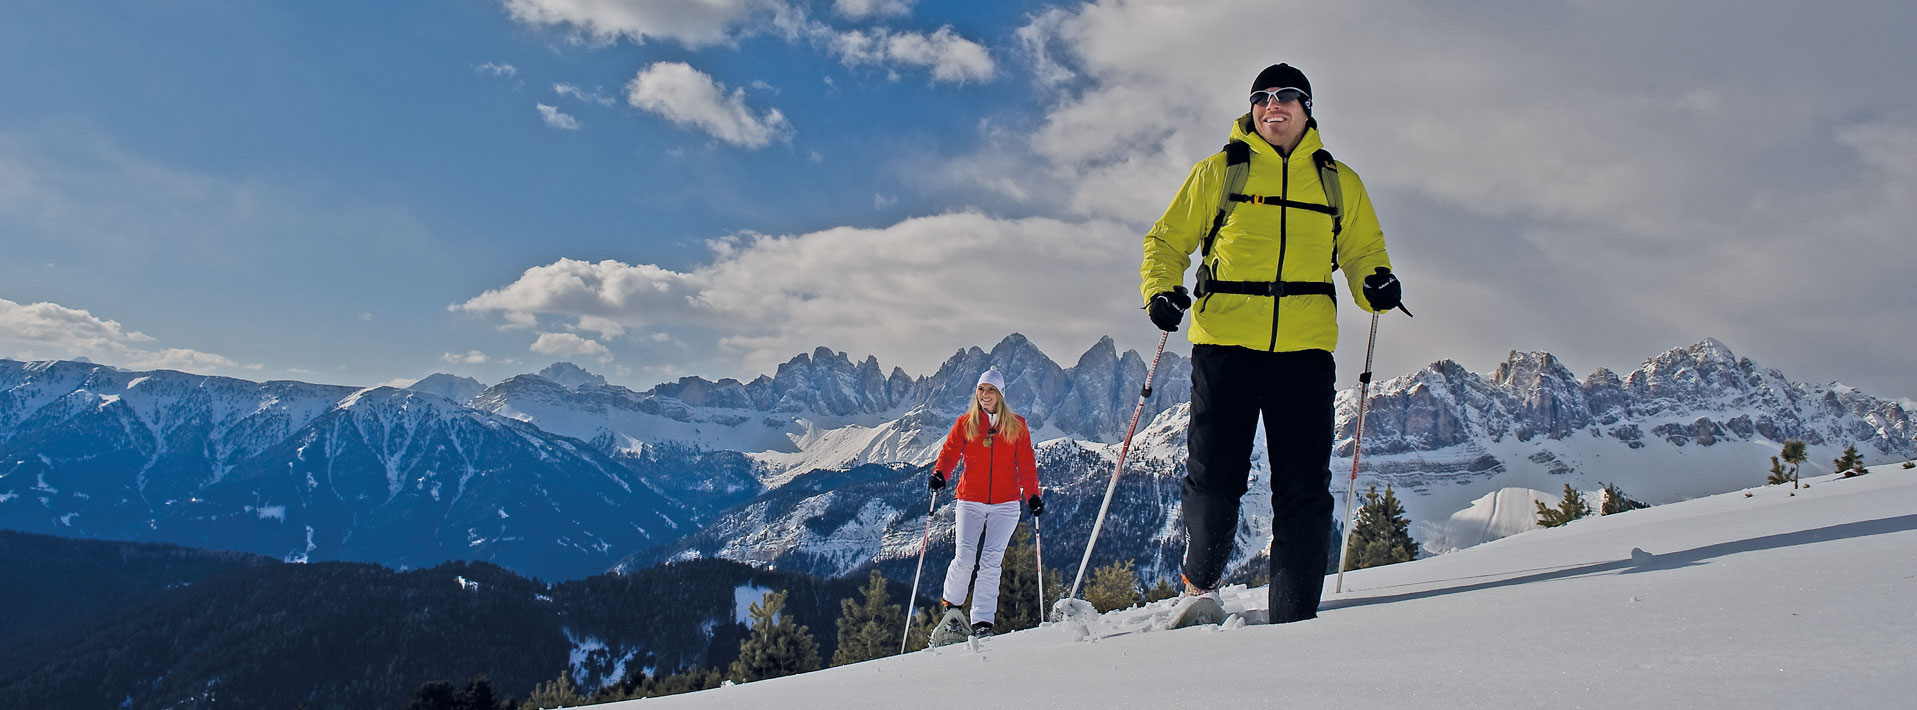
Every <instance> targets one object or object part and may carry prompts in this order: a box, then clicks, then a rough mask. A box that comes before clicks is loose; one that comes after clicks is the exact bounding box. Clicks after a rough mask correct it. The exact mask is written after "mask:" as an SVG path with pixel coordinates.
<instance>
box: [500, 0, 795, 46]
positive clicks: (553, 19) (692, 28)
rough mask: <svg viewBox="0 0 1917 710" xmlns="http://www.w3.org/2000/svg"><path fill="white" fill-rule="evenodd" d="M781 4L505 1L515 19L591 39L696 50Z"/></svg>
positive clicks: (764, 0)
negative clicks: (659, 42) (661, 42)
mask: <svg viewBox="0 0 1917 710" xmlns="http://www.w3.org/2000/svg"><path fill="white" fill-rule="evenodd" d="M783 7H784V3H783V2H780V1H779V0H506V11H507V12H508V13H510V14H511V15H512V18H513V19H514V20H517V21H519V22H523V23H526V24H529V25H554V26H559V27H564V28H568V29H570V30H572V31H574V32H577V33H579V34H580V35H581V36H582V37H584V38H585V39H588V40H590V41H593V42H598V43H610V42H612V41H614V40H617V39H619V38H622V37H623V38H625V39H628V40H631V41H632V42H634V43H644V42H645V41H646V40H647V39H670V40H674V41H677V42H679V43H680V44H683V45H685V46H686V47H690V48H694V49H696V48H699V47H704V46H707V45H712V44H720V43H724V42H727V41H730V40H731V39H732V38H733V37H732V34H733V32H735V31H736V30H738V29H739V28H740V27H741V26H743V25H746V24H747V23H749V22H752V21H753V20H754V19H755V18H757V17H759V16H761V15H765V14H768V13H771V12H776V11H779V10H780V9H781V8H783Z"/></svg>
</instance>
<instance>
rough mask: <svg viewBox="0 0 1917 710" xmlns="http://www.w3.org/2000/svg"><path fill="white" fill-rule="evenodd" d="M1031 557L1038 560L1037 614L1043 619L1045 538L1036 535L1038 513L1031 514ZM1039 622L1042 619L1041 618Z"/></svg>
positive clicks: (1022, 491)
mask: <svg viewBox="0 0 1917 710" xmlns="http://www.w3.org/2000/svg"><path fill="white" fill-rule="evenodd" d="M1018 494H1019V495H1025V489H1022V488H1021V489H1019V491H1018ZM1026 500H1030V498H1027V499H1026ZM1032 556H1033V557H1036V558H1038V613H1039V616H1041V617H1043V616H1044V615H1045V537H1044V536H1042V535H1040V534H1039V533H1038V513H1033V514H1032ZM1040 621H1043V619H1042V618H1041V619H1040Z"/></svg>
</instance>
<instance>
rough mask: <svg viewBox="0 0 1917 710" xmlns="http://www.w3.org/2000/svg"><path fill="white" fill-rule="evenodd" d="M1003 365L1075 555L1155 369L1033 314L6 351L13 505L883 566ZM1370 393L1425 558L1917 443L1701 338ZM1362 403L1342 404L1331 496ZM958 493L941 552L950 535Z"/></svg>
mask: <svg viewBox="0 0 1917 710" xmlns="http://www.w3.org/2000/svg"><path fill="white" fill-rule="evenodd" d="M987 367H996V368H998V369H999V370H1001V371H1003V372H1004V373H1005V374H1006V376H1007V380H1008V384H1007V390H1006V391H1007V397H1008V400H1009V401H1010V402H1011V404H1012V405H1013V406H1014V407H1015V408H1016V409H1017V410H1018V411H1020V412H1021V413H1022V414H1024V415H1025V416H1026V417H1027V418H1028V420H1029V421H1030V422H1031V424H1032V425H1033V427H1034V430H1035V432H1036V434H1037V438H1038V440H1039V441H1040V444H1039V445H1038V450H1039V460H1040V473H1041V478H1042V479H1043V481H1044V485H1045V486H1046V488H1047V492H1048V494H1049V496H1048V497H1049V500H1048V507H1047V515H1046V517H1045V520H1044V526H1045V527H1044V530H1045V533H1046V534H1045V540H1046V542H1047V543H1049V544H1047V546H1046V549H1047V552H1048V553H1049V554H1048V558H1049V559H1051V560H1053V561H1054V564H1053V566H1056V567H1061V568H1066V570H1067V572H1068V574H1069V572H1071V571H1072V570H1071V568H1072V567H1074V566H1075V565H1076V561H1077V556H1078V555H1079V554H1081V553H1082V551H1083V544H1084V540H1085V538H1086V535H1087V534H1088V533H1089V530H1090V527H1091V522H1092V517H1093V516H1094V514H1095V513H1096V511H1097V508H1098V504H1099V499H1100V498H1101V497H1102V495H1103V493H1104V489H1105V485H1106V482H1107V481H1108V480H1109V476H1110V473H1111V468H1112V465H1113V461H1114V460H1115V459H1116V458H1117V455H1118V446H1117V442H1118V439H1120V438H1121V437H1122V436H1123V434H1124V427H1125V425H1126V423H1127V422H1128V420H1129V419H1128V418H1129V416H1130V413H1131V408H1132V407H1131V405H1132V404H1133V403H1134V402H1135V401H1136V398H1137V394H1138V392H1139V389H1140V388H1141V387H1142V385H1143V381H1144V377H1145V370H1146V362H1145V361H1144V359H1143V358H1142V357H1140V356H1139V355H1138V354H1137V353H1135V352H1127V353H1123V354H1120V353H1118V352H1117V351H1116V348H1114V347H1113V345H1112V342H1111V341H1110V340H1109V339H1105V340H1101V341H1100V342H1099V343H1097V344H1096V345H1094V346H1093V347H1092V348H1091V349H1089V350H1088V351H1087V352H1085V353H1084V354H1083V355H1081V356H1080V357H1079V358H1078V360H1077V362H1076V363H1075V364H1074V365H1072V366H1071V367H1062V366H1060V365H1058V364H1057V363H1056V362H1054V361H1053V360H1051V359H1050V358H1049V357H1047V356H1046V355H1045V354H1044V353H1042V352H1040V351H1039V350H1038V349H1037V348H1036V347H1035V346H1033V345H1032V344H1031V342H1030V341H1029V340H1027V339H1026V338H1025V337H1023V336H1021V335H1017V334H1014V335H1012V336H1010V337H1007V338H1006V339H1005V340H1003V341H1001V342H1000V343H998V344H997V345H996V346H994V347H993V348H992V349H991V350H990V351H985V350H982V349H979V348H968V349H966V350H962V351H959V352H958V353H956V354H954V355H953V356H952V357H951V358H950V359H948V360H947V361H946V362H945V363H944V364H943V365H941V366H940V368H939V369H938V371H937V372H935V373H934V374H932V375H929V376H921V377H916V378H914V377H911V376H909V375H907V374H906V373H904V372H903V371H902V370H900V369H898V368H893V369H892V370H891V371H890V373H886V372H885V371H884V370H883V369H882V368H881V367H880V365H879V363H878V362H877V360H876V359H874V358H869V357H868V358H866V359H865V360H863V361H858V362H855V361H854V360H852V359H851V358H850V357H848V356H847V355H846V354H844V353H839V352H833V351H830V350H827V349H825V348H820V349H818V350H815V351H814V352H812V353H809V354H801V355H799V356H797V357H794V358H793V359H792V360H791V361H789V362H787V363H785V364H784V365H781V366H780V367H779V368H778V370H777V372H775V373H774V374H772V375H769V376H761V377H759V378H756V379H754V380H753V381H751V382H744V383H742V382H739V381H737V380H731V379H725V380H719V381H717V382H713V381H708V380H704V379H700V378H685V379H681V380H679V381H678V382H674V383H667V384H662V385H659V386H657V387H654V388H652V389H651V390H648V391H645V392H638V391H634V390H631V389H628V388H625V387H620V386H616V385H611V384H608V383H606V382H605V380H604V379H603V378H601V377H599V376H597V375H593V374H592V373H589V372H586V371H585V370H583V369H581V368H578V367H576V366H573V365H570V364H567V363H559V364H555V365H554V366H552V367H549V368H547V369H546V370H544V371H542V372H540V373H537V374H528V375H521V376H518V377H514V378H511V379H508V380H506V381H504V382H500V383H498V384H495V385H493V386H491V387H483V386H482V385H481V384H480V383H478V382H477V381H473V380H470V379H466V378H458V377H454V376H451V375H434V376H432V377H429V378H426V379H424V380H421V381H420V382H419V383H417V384H415V385H414V386H413V390H412V391H407V390H396V389H391V388H374V389H366V390H360V389H355V388H346V387H330V386H321V385H308V384H302V383H290V382H269V383H250V382H244V381H240V380H231V379H226V378H210V377H200V376H195V375H184V374H181V373H171V372H155V373H127V372H120V371H117V370H114V369H112V368H108V367H104V366H99V365H92V364H84V363H20V362H13V361H4V360H0V525H5V526H7V527H16V528H21V529H27V530H33V531H39V532H50V533H54V534H67V535H77V536H88V537H120V538H129V539H139V540H156V541H168V542H180V543H185V544H194V545H201V546H210V547H237V548H240V549H246V550H250V551H256V552H263V553H267V554H273V555H276V556H282V557H286V556H299V555H311V556H313V557H314V558H323V559H365V560H371V561H380V562H388V563H396V564H410V565H419V564H426V563H430V562H436V561H438V560H441V559H449V558H461V557H467V558H477V559H487V560H491V561H495V562H498V563H500V564H503V565H506V566H509V567H512V568H514V569H519V570H521V571H528V572H532V573H534V574H544V575H553V576H578V575H580V574H587V573H590V572H591V571H594V570H595V569H596V568H595V567H594V565H599V567H601V568H602V567H604V566H607V565H612V564H614V561H615V560H617V561H618V562H617V564H619V565H620V566H622V567H627V568H630V567H632V566H635V565H644V564H650V563H652V562H657V561H660V560H664V559H672V558H687V557H703V556H717V557H724V558H729V559H737V560H742V561H748V562H752V563H755V564H761V565H769V566H777V567H780V568H783V569H792V570H797V571H809V572H817V573H822V574H829V575H837V574H844V573H847V572H851V571H854V570H857V569H859V568H861V567H863V566H866V565H870V564H874V563H877V564H879V565H881V566H885V567H887V568H888V569H890V568H891V567H895V566H902V565H904V564H907V563H908V562H909V561H910V560H911V558H915V557H916V555H917V552H918V542H919V539H920V536H921V534H922V533H923V531H924V529H925V527H924V526H925V523H926V518H925V516H926V509H927V503H928V498H927V496H928V494H927V492H926V491H925V489H924V488H923V485H922V483H921V472H922V469H923V467H924V466H925V465H926V464H928V463H929V462H930V461H931V459H932V457H933V456H934V455H935V453H936V449H937V446H938V444H939V443H940V440H941V438H942V437H943V436H944V434H945V432H946V431H947V429H948V427H949V426H950V424H951V421H952V419H953V418H954V417H955V416H956V415H957V413H958V412H959V411H960V409H961V408H962V407H963V406H964V405H965V404H966V402H967V401H968V398H969V396H970V392H971V390H972V387H973V383H974V382H975V380H976V378H977V376H978V373H979V372H981V371H983V370H984V369H986V368H987ZM1189 373H1190V363H1189V362H1188V361H1186V360H1185V359H1183V358H1181V357H1179V356H1177V355H1174V354H1167V355H1166V356H1165V358H1164V360H1163V361H1162V362H1161V363H1160V367H1159V376H1158V378H1157V380H1158V381H1157V383H1156V387H1155V388H1154V395H1153V396H1152V397H1151V398H1149V399H1148V400H1147V405H1146V407H1147V408H1146V411H1145V416H1144V420H1143V421H1142V423H1141V425H1140V431H1139V433H1138V437H1137V438H1136V440H1135V443H1134V449H1133V453H1132V456H1131V457H1130V459H1129V460H1128V462H1127V465H1126V471H1125V472H1124V475H1123V476H1121V478H1120V485H1119V489H1118V491H1119V492H1118V494H1117V498H1116V499H1115V500H1114V502H1113V508H1112V512H1111V516H1112V522H1113V524H1111V525H1107V526H1106V528H1105V531H1104V533H1103V537H1102V539H1101V540H1100V541H1099V543H1098V548H1097V551H1098V555H1096V556H1095V561H1106V560H1110V559H1120V558H1133V559H1138V560H1139V562H1140V572H1141V574H1143V575H1145V576H1146V578H1147V579H1151V578H1153V577H1158V576H1169V575H1175V566H1176V560H1177V557H1178V555H1179V553H1180V552H1181V551H1182V549H1183V544H1184V543H1183V533H1182V524H1181V523H1180V520H1179V513H1178V499H1179V493H1178V485H1179V484H1178V481H1179V479H1180V477H1181V476H1182V475H1183V466H1184V447H1185V442H1184V437H1185V430H1186V427H1187V426H1188V424H1189V416H1190V415H1189V411H1188V408H1187V405H1186V401H1187V400H1188V399H1189V394H1190V375H1189ZM1372 395H1373V397H1372V400H1371V402H1370V405H1369V409H1368V414H1367V418H1366V434H1365V437H1364V453H1363V459H1362V467H1361V468H1362V470H1361V475H1360V479H1359V486H1360V487H1364V486H1369V485H1372V484H1374V483H1376V484H1389V485H1392V486H1394V487H1395V488H1396V489H1397V490H1398V491H1399V495H1400V497H1401V498H1402V499H1403V500H1404V503H1405V506H1406V509H1407V511H1408V513H1409V515H1410V517H1411V518H1412V519H1413V521H1414V523H1415V525H1416V527H1415V529H1414V531H1413V532H1414V534H1415V535H1416V536H1417V537H1418V539H1419V540H1420V541H1421V542H1422V543H1423V544H1424V545H1425V547H1426V549H1427V550H1428V551H1430V552H1444V551H1448V550H1452V549H1457V548H1460V547H1466V546H1469V545H1472V544H1476V543H1478V542H1483V541H1485V540H1488V539H1494V538H1496V537H1499V536H1502V535H1504V534H1509V533H1510V532H1514V531H1516V529H1518V528H1522V527H1523V523H1524V522H1526V521H1528V519H1529V518H1528V516H1525V515H1523V514H1522V513H1523V512H1525V511H1524V510H1523V509H1527V508H1529V507H1530V506H1529V501H1530V500H1534V499H1535V500H1544V501H1545V502H1546V503H1547V504H1549V503H1552V502H1555V496H1556V494H1557V493H1558V492H1560V491H1561V490H1562V489H1563V487H1564V485H1565V484H1567V483H1568V484H1570V485H1572V486H1573V487H1574V488H1576V489H1579V490H1581V491H1585V492H1587V493H1589V492H1595V491H1596V490H1598V489H1600V488H1601V487H1602V484H1604V483H1615V484H1617V485H1619V486H1621V487H1622V488H1623V489H1624V490H1625V492H1626V493H1628V494H1629V495H1631V496H1632V497H1633V498H1636V499H1639V500H1643V501H1646V502H1650V503H1664V502H1670V501H1675V500H1680V499H1685V498H1692V497H1697V496H1702V495H1707V494H1711V493H1717V492H1721V491H1725V490H1734V489H1737V488H1741V487H1744V486H1747V485H1750V484H1751V483H1753V482H1761V481H1762V480H1763V477H1764V474H1765V471H1766V469H1767V468H1768V457H1769V456H1770V455H1772V454H1775V453H1777V451H1778V449H1779V447H1780V442H1781V441H1782V440H1784V439H1787V438H1799V439H1803V440H1805V441H1806V442H1807V443H1809V444H1810V451H1811V457H1810V462H1809V463H1808V464H1806V467H1805V469H1806V473H1807V474H1810V473H1815V472H1820V471H1822V472H1828V470H1829V465H1828V461H1829V460H1830V459H1831V458H1834V457H1835V456H1836V455H1837V453H1838V452H1840V451H1841V450H1842V449H1843V448H1844V447H1845V446H1847V445H1851V444H1855V445H1856V446H1857V447H1858V449H1859V450H1860V451H1862V452H1863V453H1864V455H1865V457H1866V460H1867V461H1872V462H1877V461H1886V460H1891V459H1896V460H1903V459H1906V458H1910V457H1912V456H1917V426H1914V425H1913V422H1912V420H1911V413H1910V407H1909V405H1908V403H1907V402H1903V401H1895V400H1886V399H1880V398H1876V397H1872V396H1869V395H1866V394H1864V393H1861V392H1857V391H1855V390H1853V389H1851V388H1848V387H1844V386H1842V385H1806V384H1800V383H1794V382H1791V381H1790V380H1788V379H1787V378H1785V377H1784V376H1783V374H1782V373H1779V372H1777V371H1776V370H1772V369H1767V368H1763V367H1761V366H1759V365H1758V364H1756V363H1754V362H1752V361H1751V360H1749V359H1748V358H1741V357H1738V356H1736V355H1734V354H1732V353H1731V351H1730V350H1729V348H1727V347H1725V346H1724V345H1723V344H1722V343H1719V342H1717V341H1715V340H1709V339H1707V340H1704V341H1702V342H1700V343H1698V344H1696V345H1693V346H1690V347H1686V348H1678V349H1673V350H1671V351H1669V352H1666V353H1663V354H1660V355H1658V356H1656V357H1654V358H1651V359H1650V360H1647V361H1646V362H1645V363H1644V364H1643V365H1642V366H1641V367H1639V368H1637V369H1636V370H1634V371H1632V372H1629V373H1624V374H1617V373H1612V372H1608V371H1604V370H1599V371H1598V372H1596V373H1593V374H1591V375H1589V376H1587V377H1585V378H1582V379H1579V378H1577V377H1575V376H1573V375H1572V374H1571V372H1570V371H1569V370H1568V369H1567V368H1566V367H1565V366H1564V365H1563V364H1562V363H1561V362H1559V361H1558V360H1557V359H1556V358H1555V357H1553V356H1552V355H1550V354H1547V353H1517V352H1514V353H1512V354H1511V356H1510V357H1509V358H1508V359H1507V360H1506V362H1504V363H1503V364H1501V365H1499V366H1498V367H1497V368H1496V370H1495V371H1493V372H1491V373H1485V374H1479V373H1472V372H1470V371H1468V370H1466V369H1465V368H1464V367H1462V366H1460V365H1459V364H1457V363H1455V362H1451V361H1448V360H1447V361H1439V362H1436V363H1433V364H1432V365H1430V366H1429V367H1426V368H1424V369H1422V370H1420V371H1418V372H1415V373H1411V374H1408V375H1405V376H1402V377H1397V378H1393V379H1389V380H1384V381H1381V382H1378V383H1376V384H1375V385H1374V387H1373V390H1372ZM1357 400H1358V392H1357V390H1356V388H1353V389H1350V390H1346V391H1344V392H1341V393H1340V395H1339V401H1338V411H1339V415H1338V416H1339V422H1338V427H1339V431H1340V434H1339V436H1340V442H1339V444H1338V449H1337V451H1336V454H1335V455H1336V456H1339V457H1342V458H1339V459H1335V460H1334V461H1333V463H1332V468H1333V472H1334V475H1333V483H1332V486H1333V489H1334V491H1335V492H1336V493H1338V494H1339V498H1340V505H1342V497H1343V496H1342V493H1343V489H1344V487H1345V485H1344V482H1345V480H1346V476H1347V474H1348V473H1349V470H1350V458H1349V456H1350V454H1351V436H1352V434H1353V433H1354V432H1355V429H1356V413H1357ZM1265 458H1266V457H1265V454H1264V451H1263V441H1262V435H1261V439H1260V441H1259V443H1258V445H1257V447H1256V449H1255V450H1254V454H1253V476H1254V478H1255V480H1254V481H1253V483H1252V486H1251V493H1250V494H1249V495H1247V496H1246V499H1245V503H1244V511H1243V512H1244V514H1243V515H1242V516H1241V520H1242V523H1241V529H1240V531H1239V554H1238V558H1237V560H1236V563H1237V566H1240V567H1242V566H1244V565H1245V563H1247V562H1250V561H1252V560H1253V559H1254V558H1255V557H1256V556H1257V555H1258V554H1259V551H1260V550H1261V549H1262V548H1263V547H1264V545H1265V544H1266V540H1267V538H1268V535H1269V529H1270V505H1269V499H1268V495H1267V494H1266V491H1267V490H1268V487H1267V486H1266V485H1265V484H1264V483H1263V481H1264V477H1265V476H1266V475H1268V468H1267V465H1266V464H1265ZM1501 491H1502V493H1500V492H1501ZM940 504H941V505H940V506H939V508H938V509H937V510H936V511H934V513H933V514H934V516H935V523H936V524H935V525H934V526H933V530H934V533H933V534H934V540H935V547H938V546H942V548H943V549H947V550H949V547H950V544H951V541H950V525H949V521H950V519H951V509H950V506H949V498H947V499H945V500H942V501H940ZM1513 507H1517V508H1519V509H1520V510H1518V511H1517V513H1515V514H1514V512H1513V510H1512V508H1513ZM1513 521H1516V522H1515V523H1514V522H1513ZM307 528H311V530H312V532H311V533H310V534H309V533H307V532H306V529H307ZM552 551H556V553H554V554H548V553H549V552H552ZM947 554H948V555H949V552H948V553H947ZM933 556H937V552H936V550H935V552H934V553H933Z"/></svg>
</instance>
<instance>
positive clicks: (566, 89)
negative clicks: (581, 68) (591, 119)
mask: <svg viewBox="0 0 1917 710" xmlns="http://www.w3.org/2000/svg"><path fill="white" fill-rule="evenodd" d="M552 92H553V93H555V94H558V95H560V96H564V97H567V98H570V99H573V100H576V101H583V102H586V103H591V104H598V105H600V106H611V105H612V104H613V101H614V99H613V98H612V97H611V96H606V95H605V94H602V93H599V91H598V90H597V89H595V90H593V91H590V92H589V91H586V90H585V89H581V88H579V87H577V86H573V85H571V84H566V83H558V84H553V85H552Z"/></svg>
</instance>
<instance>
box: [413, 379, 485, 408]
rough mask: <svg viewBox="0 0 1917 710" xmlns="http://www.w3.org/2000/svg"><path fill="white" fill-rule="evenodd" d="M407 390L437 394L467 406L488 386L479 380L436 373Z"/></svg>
mask: <svg viewBox="0 0 1917 710" xmlns="http://www.w3.org/2000/svg"><path fill="white" fill-rule="evenodd" d="M406 389H409V390H412V391H414V392H425V393H427V394H436V395H439V396H441V397H445V398H447V399H450V400H452V401H454V402H458V403H460V404H465V403H466V402H469V401H471V400H472V398H474V397H477V396H479V393H481V392H484V391H486V385H484V384H481V383H480V382H479V380H475V379H473V378H471V377H460V376H458V375H449V374H446V373H444V372H436V373H433V374H431V375H427V376H426V378H425V379H422V380H420V381H418V382H414V383H413V384H411V385H409V386H407V388H406Z"/></svg>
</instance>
